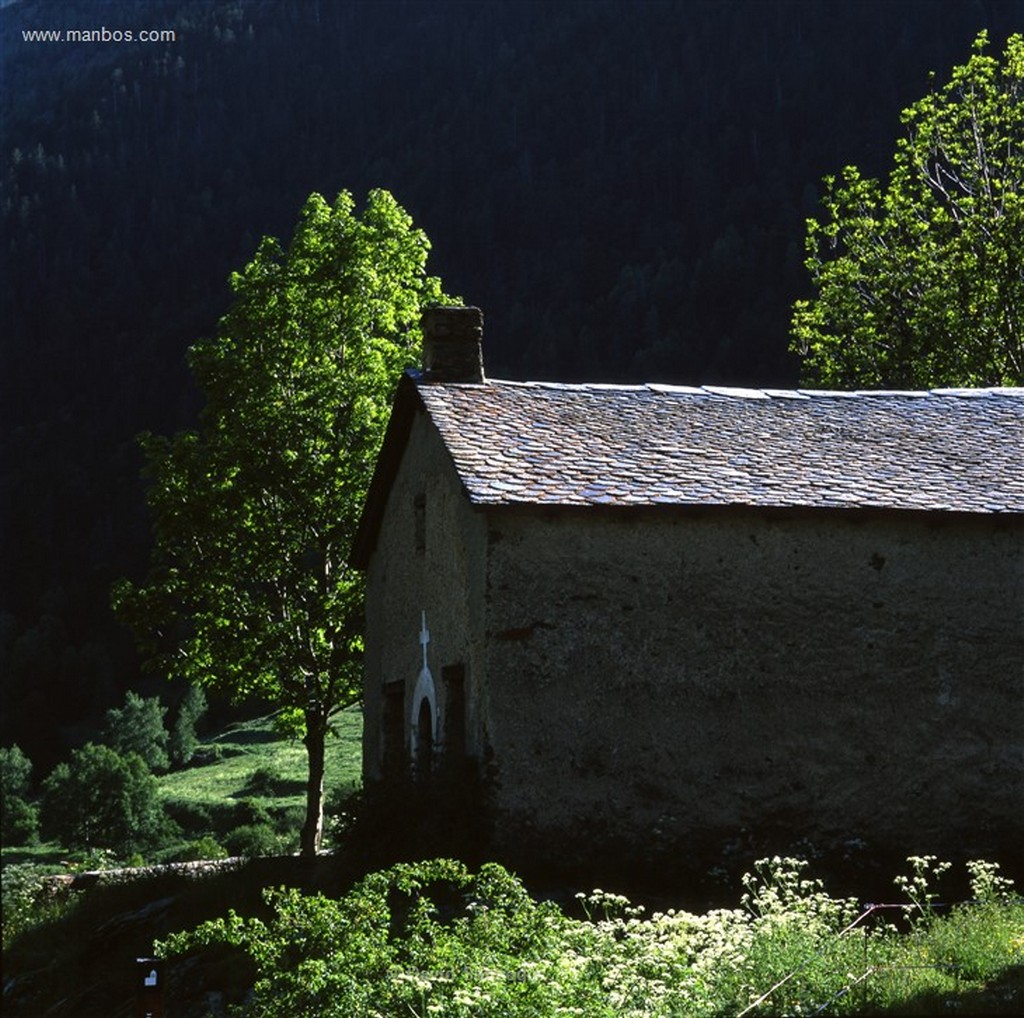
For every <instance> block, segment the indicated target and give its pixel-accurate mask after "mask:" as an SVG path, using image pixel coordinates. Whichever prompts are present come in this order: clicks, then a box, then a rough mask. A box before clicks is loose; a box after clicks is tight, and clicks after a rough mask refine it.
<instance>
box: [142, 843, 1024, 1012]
mask: <svg viewBox="0 0 1024 1018" xmlns="http://www.w3.org/2000/svg"><path fill="white" fill-rule="evenodd" d="M805 867H806V864H805V863H804V862H802V861H800V860H796V859H781V858H778V857H776V858H774V859H764V860H760V861H759V862H758V863H757V864H756V866H755V869H754V872H753V873H751V874H748V875H747V876H745V877H744V887H745V889H746V890H745V894H744V895H743V906H744V907H743V908H738V909H720V910H715V911H712V912H708V913H706V914H704V915H694V914H690V913H687V912H675V911H668V912H664V913H655V914H654V915H652V916H650V917H646V916H645V915H644V910H643V909H642V908H640V907H638V906H635V905H632V904H631V903H630V902H629V901H628V900H627V899H625V898H623V897H621V896H620V895H615V894H609V893H606V892H603V891H595V892H593V893H592V894H588V895H580V896H578V897H579V901H580V906H581V907H582V909H583V912H584V914H585V918H584V919H573V918H570V917H568V916H567V915H566V914H564V913H563V912H562V911H561V910H560V909H559V908H558V907H556V906H555V905H554V904H553V903H551V902H547V901H536V900H534V899H533V898H532V897H531V896H530V895H529V894H528V893H527V891H526V889H525V888H524V887H523V886H522V884H521V883H520V882H519V881H518V880H517V879H516V878H515V877H514V876H513V875H511V874H510V873H508V872H507V871H505V870H504V869H502V868H501V867H500V866H497V865H495V864H486V865H484V866H482V867H481V868H480V870H479V871H478V872H477V873H476V874H473V873H470V872H469V871H468V870H467V869H466V867H465V866H464V865H463V864H461V863H457V862H453V861H451V860H445V859H438V860H434V861H431V862H424V863H418V864H408V865H398V866H394V867H392V868H391V869H388V870H386V871H384V872H380V873H375V874H371V875H370V876H368V877H367V878H365V879H364V880H363V881H362V882H360V883H359V884H357V885H356V886H355V887H354V888H353V889H352V890H351V891H350V892H349V893H348V894H346V895H345V896H344V897H342V898H341V899H340V900H337V901H331V900H328V899H326V898H324V897H322V896H319V895H315V896H304V895H302V894H300V893H299V892H298V891H295V890H285V889H280V890H276V891H268V892H265V897H266V901H267V902H268V904H269V905H270V907H271V910H272V917H271V918H270V919H269V920H267V921H264V920H262V919H256V918H245V917H242V916H239V915H237V914H235V913H231V914H229V915H228V916H227V917H226V918H224V919H218V920H214V921H212V922H207V923H204V924H203V925H201V926H200V927H198V928H197V929H196V930H193V931H191V932H189V933H183V934H175V935H174V936H172V937H170V938H169V939H168V940H167V941H166V942H164V943H163V944H158V945H157V950H158V952H159V953H160V954H161V955H163V956H171V955H175V954H180V953H183V952H191V951H196V950H202V949H204V948H208V947H215V946H216V947H221V946H224V945H228V946H231V947H233V948H236V949H240V950H241V951H242V952H243V953H244V954H246V955H248V957H249V958H250V959H251V961H252V963H253V964H254V965H255V968H256V981H255V985H254V986H253V988H252V993H251V995H250V998H249V1002H248V1003H247V1005H246V1009H245V1011H244V1013H245V1014H251V1015H259V1016H261V1018H277V1016H280V1018H286V1016H287V1018H291V1016H293V1015H314V1014H315V1015H318V1016H325V1018H331V1016H338V1018H341V1016H349V1015H353V1014H358V1015H373V1014H376V1015H416V1016H423V1018H426V1016H428V1015H439V1016H443V1018H535V1016H548V1015H551V1016H554V1015H584V1016H587V1018H613V1016H614V1018H687V1016H694V1018H696V1016H719V1015H720V1016H725V1015H738V1014H741V1013H743V1012H745V1011H748V1010H749V1011H751V1013H753V1014H756V1015H758V1016H768V1015H806V1014H824V1013H827V1014H833V1015H837V1014H857V1013H864V1009H867V1010H868V1012H869V1013H877V1008H878V1007H885V1006H895V1007H897V1008H903V1010H902V1011H897V1012H896V1013H919V1011H916V1010H914V1011H908V1010H906V1009H907V1008H914V1007H915V1006H916V1005H917V1004H920V1002H921V1001H922V1000H926V999H927V1000H929V1001H932V1000H935V1001H937V1002H938V1007H939V1009H940V1010H939V1011H938V1012H937V1013H945V1012H946V1010H947V1008H946V1004H947V1003H949V1002H952V1003H953V1004H955V1003H956V999H955V997H956V993H957V991H958V989H959V988H961V986H962V983H958V980H965V979H988V978H993V977H995V976H997V975H999V974H1000V973H1004V972H1006V971H1007V970H1008V969H1009V968H1010V966H1012V965H1013V964H1014V963H1017V964H1020V963H1021V961H1022V959H1021V952H1022V949H1024V931H1022V925H1021V924H1022V920H1024V916H1022V915H1021V909H1022V907H1024V906H1022V905H1021V902H1020V901H1019V900H1015V899H1013V898H1011V897H1009V891H1008V890H1007V889H1006V888H1005V887H1003V888H1002V890H1001V895H1002V896H1001V897H997V898H995V899H994V900H991V901H989V902H986V903H982V904H980V905H976V906H969V907H966V906H965V908H964V909H963V910H962V911H961V910H956V911H955V912H954V913H953V914H952V915H951V916H949V917H948V918H945V919H937V920H932V921H931V922H930V924H929V925H927V926H925V925H923V924H920V923H919V924H917V925H916V926H915V927H914V928H913V930H912V932H911V933H910V934H908V935H900V934H898V933H897V931H896V928H895V927H894V926H892V925H891V924H885V925H881V926H878V927H876V928H872V929H862V928H860V927H859V926H854V928H853V929H852V930H848V929H847V927H848V925H849V920H851V919H852V918H853V913H854V911H855V906H854V903H853V902H852V901H851V900H849V899H833V898H830V897H829V896H828V895H827V894H825V892H824V890H823V889H822V887H821V884H820V882H818V881H815V880H809V879H807V878H806V876H805V875H804V870H805ZM935 869H937V868H932V872H934V870H935ZM990 875H991V874H990ZM911 889H912V890H914V892H915V893H916V894H918V897H919V899H920V900H924V899H922V898H921V895H922V894H927V893H930V892H929V890H928V887H927V881H926V882H925V885H921V884H920V883H918V884H913V882H912V881H911ZM929 904H933V902H931V901H929ZM915 908H916V906H915ZM986 910H990V911H988V912H986ZM858 918H859V917H858ZM948 965H955V966H957V967H958V968H957V970H956V972H954V971H953V970H951V969H949V968H947V967H946V966H948ZM865 974H866V975H869V976H870V979H868V980H862V979H861V977H862V976H864V975H865ZM854 989H856V992H851V991H853V990H854ZM1004 1013H1005V1012H1004Z"/></svg>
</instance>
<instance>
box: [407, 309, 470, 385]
mask: <svg viewBox="0 0 1024 1018" xmlns="http://www.w3.org/2000/svg"><path fill="white" fill-rule="evenodd" d="M420 324H421V326H422V328H423V377H424V380H425V381H427V382H482V381H483V380H484V359H483V353H482V352H481V349H480V341H481V339H482V337H483V332H484V315H483V312H482V311H481V310H480V309H479V308H457V307H433V308H427V310H426V311H424V312H423V318H422V319H421V320H420Z"/></svg>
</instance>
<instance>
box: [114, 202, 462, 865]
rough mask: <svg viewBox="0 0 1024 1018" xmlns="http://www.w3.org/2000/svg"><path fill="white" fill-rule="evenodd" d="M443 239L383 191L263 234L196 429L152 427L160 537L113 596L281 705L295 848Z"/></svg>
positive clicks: (203, 666)
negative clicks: (290, 750) (289, 738)
mask: <svg viewBox="0 0 1024 1018" xmlns="http://www.w3.org/2000/svg"><path fill="white" fill-rule="evenodd" d="M428 249H429V243H428V241H427V238H426V236H425V235H424V234H423V233H422V232H421V231H420V230H417V229H414V228H413V224H412V220H411V218H410V217H409V215H408V214H407V213H406V212H405V211H404V210H403V209H402V208H401V207H400V206H399V205H398V204H397V203H396V201H395V200H394V198H393V197H392V196H391V195H390V194H389V193H388V192H387V191H383V190H375V191H371V192H370V194H369V196H368V198H367V202H366V206H365V208H364V210H363V213H362V216H360V215H358V214H357V213H356V211H355V207H354V203H353V200H352V197H351V196H350V195H349V194H348V193H347V192H342V193H341V194H340V195H339V196H338V198H337V200H336V201H335V203H334V204H333V205H331V204H329V203H328V202H326V201H325V200H324V199H323V198H321V197H320V196H319V195H312V196H311V197H310V198H309V199H308V201H307V202H306V204H305V206H304V208H303V210H302V214H301V217H300V219H299V223H298V225H297V227H296V230H295V233H294V236H293V238H292V240H291V243H290V245H289V246H288V248H287V249H283V248H282V247H281V245H280V244H279V243H278V242H277V241H276V240H274V239H273V238H265V239H264V240H263V241H262V242H261V243H260V245H259V248H258V250H257V252H256V256H255V258H254V259H253V260H252V261H251V262H250V263H249V264H248V265H247V266H246V268H245V270H244V271H243V272H241V273H236V274H234V275H233V276H232V278H231V286H232V289H233V291H234V295H235V299H234V303H233V305H232V307H231V309H230V310H229V312H228V313H227V315H226V316H225V317H224V318H223V319H222V321H221V328H220V332H219V335H218V337H217V338H216V339H214V340H213V341H210V342H203V343H200V344H198V345H196V346H194V347H193V348H192V349H191V351H190V365H191V368H192V370H193V373H194V374H195V376H196V379H197V381H198V383H199V385H200V387H201V389H202V391H203V392H204V394H205V396H206V406H205V409H204V410H203V413H202V416H201V419H200V427H199V430H197V431H189V432H185V433H182V434H179V435H177V436H175V437H174V438H173V439H169V440H168V439H165V438H156V437H153V436H146V437H144V448H145V451H146V454H147V458H148V475H149V480H150V489H149V506H150V510H151V514H152V517H153V526H154V536H155V548H154V551H153V556H152V564H151V570H150V573H149V575H148V577H147V579H146V581H145V582H144V583H143V584H141V585H138V586H133V585H131V584H128V583H122V584H120V585H119V586H118V588H116V590H115V604H116V605H117V606H118V608H119V610H120V611H121V612H122V616H123V617H124V618H125V619H126V620H128V621H129V622H130V623H131V624H132V625H133V626H134V628H135V629H136V630H137V632H139V633H140V634H141V635H142V637H143V638H144V639H146V638H150V637H153V636H154V635H159V636H160V637H162V638H163V643H162V644H160V645H158V646H157V648H156V649H157V650H158V652H159V655H160V658H161V664H162V666H163V667H164V668H165V669H166V671H168V672H169V673H170V674H171V675H172V676H175V677H180V678H183V679H185V680H186V681H188V682H191V683H195V684H198V685H202V686H208V687H211V688H215V689H218V690H221V691H224V692H226V693H227V694H229V695H231V696H232V697H233V698H235V699H237V700H241V699H247V698H251V697H259V698H262V699H264V700H266V701H268V702H269V703H271V704H273V705H275V706H277V707H280V708H284V709H285V710H284V713H285V716H286V717H289V718H290V719H291V720H292V721H293V722H294V728H295V730H296V731H298V732H301V734H302V737H303V739H304V742H305V746H306V749H307V753H308V759H309V772H308V782H307V795H306V815H305V822H304V825H303V830H302V837H301V847H302V852H303V854H306V855H309V854H313V853H315V852H316V851H317V849H318V848H319V846H320V841H321V836H322V830H323V775H324V742H325V738H326V736H327V734H328V731H329V728H330V724H331V718H332V716H333V715H334V714H335V713H336V712H337V711H338V710H340V709H341V708H342V707H344V706H346V705H348V704H350V703H352V702H354V701H355V700H356V699H358V696H359V690H360V661H361V652H362V645H363V644H362V622H363V585H362V580H361V577H360V575H359V574H358V573H357V572H355V571H354V570H352V569H351V568H350V566H349V564H348V554H349V547H350V544H351V539H352V536H353V534H354V532H355V528H356V525H357V523H358V519H359V514H360V511H361V508H362V503H363V501H364V498H365V495H366V490H367V487H368V485H369V480H370V477H371V474H372V470H373V465H374V461H375V459H376V455H377V452H378V449H379V446H380V442H381V439H382V437H383V433H384V429H385V427H386V423H387V419H388V413H389V407H390V400H391V396H392V394H393V391H394V387H395V384H396V382H397V379H398V376H399V375H400V374H401V371H402V370H403V368H405V367H407V366H408V365H409V364H410V363H412V362H413V361H414V360H415V358H416V355H417V352H418V349H419V346H420V342H421V334H420V329H419V319H420V315H421V311H422V309H423V307H424V306H425V305H427V304H431V303H435V302H438V301H441V300H445V299H447V298H445V297H444V295H443V294H442V291H441V284H440V282H439V280H437V279H436V278H433V277H429V276H427V275H426V274H425V266H426V260H427V252H428Z"/></svg>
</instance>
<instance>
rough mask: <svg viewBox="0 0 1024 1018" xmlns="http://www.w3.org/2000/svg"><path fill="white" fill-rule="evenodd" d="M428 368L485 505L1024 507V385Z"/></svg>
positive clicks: (469, 486)
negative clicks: (557, 378)
mask: <svg viewBox="0 0 1024 1018" xmlns="http://www.w3.org/2000/svg"><path fill="white" fill-rule="evenodd" d="M414 381H415V387H416V391H417V393H418V395H419V398H420V400H422V404H423V406H424V407H425V409H426V411H427V413H428V414H429V415H430V418H431V419H432V420H433V422H434V424H435V425H436V426H437V428H438V430H439V431H440V433H441V435H442V437H443V438H444V441H445V443H446V445H447V447H448V449H449V450H450V452H451V456H452V459H453V461H454V463H455V468H456V470H457V471H458V474H459V477H460V478H461V480H462V483H463V485H464V486H465V490H466V493H467V495H468V497H469V499H470V501H471V502H472V503H474V504H476V505H480V506H500V505H535V506H591V505H604V506H654V505H666V504H668V505H744V506H756V507H794V506H799V507H811V508H855V507H856V508H872V509H917V510H941V511H953V512H968V513H1022V512H1024V389H963V390H952V389H949V390H932V391H931V392H913V393H909V392H852V393H851V392H843V393H838V392H835V393H833V392H816V391H812V390H795V391H793V390H762V389H727V388H719V387H715V386H703V387H701V388H690V387H680V386H668V385H653V384H649V385H640V386H606V385H567V384H552V383H541V382H503V381H492V380H488V381H487V382H485V383H483V384H453V383H427V382H424V381H422V380H420V379H417V378H414Z"/></svg>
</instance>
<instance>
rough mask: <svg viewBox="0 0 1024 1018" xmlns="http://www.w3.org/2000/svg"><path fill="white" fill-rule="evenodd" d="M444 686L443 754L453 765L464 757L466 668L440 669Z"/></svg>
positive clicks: (450, 666)
mask: <svg viewBox="0 0 1024 1018" xmlns="http://www.w3.org/2000/svg"><path fill="white" fill-rule="evenodd" d="M441 681H442V684H443V685H444V693H445V711H444V730H445V753H446V755H447V757H448V759H449V760H450V761H452V762H453V763H455V762H456V761H459V760H461V759H462V758H463V757H465V755H466V668H465V665H446V666H445V667H444V668H442V669H441Z"/></svg>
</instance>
